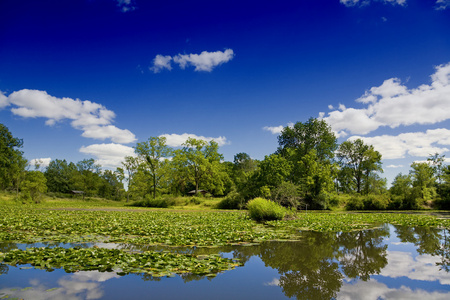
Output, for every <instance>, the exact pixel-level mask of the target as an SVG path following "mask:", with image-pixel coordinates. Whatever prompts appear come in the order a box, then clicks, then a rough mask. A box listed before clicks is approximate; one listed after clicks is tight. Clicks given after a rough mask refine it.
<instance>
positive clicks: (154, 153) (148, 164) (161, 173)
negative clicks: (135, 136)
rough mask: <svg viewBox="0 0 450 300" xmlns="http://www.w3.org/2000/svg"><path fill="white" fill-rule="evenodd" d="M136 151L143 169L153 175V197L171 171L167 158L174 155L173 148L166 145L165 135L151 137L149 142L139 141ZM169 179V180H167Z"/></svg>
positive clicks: (154, 197)
mask: <svg viewBox="0 0 450 300" xmlns="http://www.w3.org/2000/svg"><path fill="white" fill-rule="evenodd" d="M135 152H136V154H137V155H138V156H139V159H140V160H141V164H140V167H141V169H142V171H143V172H144V173H146V174H148V175H149V176H150V177H151V183H150V185H151V186H152V189H153V199H156V192H157V189H158V188H160V187H161V185H162V181H163V179H164V177H167V175H168V171H169V161H168V160H167V158H168V157H169V156H171V155H172V153H173V150H172V148H170V147H168V146H167V145H166V138H165V137H150V138H149V139H148V141H147V142H142V143H137V145H136V147H135ZM166 181H167V180H166Z"/></svg>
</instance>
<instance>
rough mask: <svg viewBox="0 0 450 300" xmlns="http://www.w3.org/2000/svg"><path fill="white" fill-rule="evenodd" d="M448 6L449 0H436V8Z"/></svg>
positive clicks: (441, 8)
mask: <svg viewBox="0 0 450 300" xmlns="http://www.w3.org/2000/svg"><path fill="white" fill-rule="evenodd" d="M449 7H450V0H437V1H436V10H444V9H447V8H449Z"/></svg>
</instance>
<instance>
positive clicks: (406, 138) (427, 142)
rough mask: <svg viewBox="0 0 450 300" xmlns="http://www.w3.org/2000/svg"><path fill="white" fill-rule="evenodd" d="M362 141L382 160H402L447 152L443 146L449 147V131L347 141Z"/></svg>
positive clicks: (430, 130)
mask: <svg viewBox="0 0 450 300" xmlns="http://www.w3.org/2000/svg"><path fill="white" fill-rule="evenodd" d="M355 139H362V140H363V141H364V142H365V143H367V144H369V145H373V147H374V148H375V150H377V151H379V152H380V153H381V155H382V156H383V159H397V158H404V157H405V155H406V154H409V155H411V156H419V157H428V156H429V155H430V154H434V153H436V152H437V153H440V154H442V153H443V152H447V151H449V149H448V148H446V147H443V146H450V130H448V129H445V128H439V129H429V130H427V131H426V132H408V133H402V134H399V135H396V136H394V135H381V136H376V137H362V136H352V137H350V138H349V140H355Z"/></svg>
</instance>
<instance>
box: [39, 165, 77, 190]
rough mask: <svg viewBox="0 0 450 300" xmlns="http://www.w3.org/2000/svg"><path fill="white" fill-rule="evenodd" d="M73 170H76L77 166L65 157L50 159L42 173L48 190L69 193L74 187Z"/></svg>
mask: <svg viewBox="0 0 450 300" xmlns="http://www.w3.org/2000/svg"><path fill="white" fill-rule="evenodd" d="M75 172H77V166H76V165H75V164H74V163H72V162H70V163H68V162H67V161H66V160H65V159H64V160H60V159H55V160H52V161H50V163H49V165H48V167H47V168H46V170H45V172H44V175H45V178H46V179H47V187H48V191H49V192H57V193H69V192H70V191H71V190H73V189H74V187H73V184H74V178H73V176H74V175H75Z"/></svg>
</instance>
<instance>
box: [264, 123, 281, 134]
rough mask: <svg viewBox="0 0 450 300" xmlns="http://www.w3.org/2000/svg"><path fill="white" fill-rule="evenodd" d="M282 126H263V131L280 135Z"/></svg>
mask: <svg viewBox="0 0 450 300" xmlns="http://www.w3.org/2000/svg"><path fill="white" fill-rule="evenodd" d="M283 128H284V126H283V125H280V126H264V127H263V130H265V131H270V132H271V133H272V134H280V133H281V131H282V130H283Z"/></svg>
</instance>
